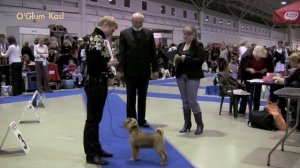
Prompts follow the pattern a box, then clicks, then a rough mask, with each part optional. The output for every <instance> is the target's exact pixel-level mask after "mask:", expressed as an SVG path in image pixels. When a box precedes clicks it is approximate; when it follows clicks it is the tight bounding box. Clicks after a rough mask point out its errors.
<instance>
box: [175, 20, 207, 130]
mask: <svg viewBox="0 0 300 168" xmlns="http://www.w3.org/2000/svg"><path fill="white" fill-rule="evenodd" d="M183 39H184V42H183V43H180V44H179V45H178V47H177V49H178V55H177V56H175V58H177V59H175V62H176V82H177V85H178V88H179V91H180V95H181V100H182V110H183V115H184V126H183V128H182V129H181V130H180V131H179V132H181V133H183V132H187V131H190V129H191V126H192V122H191V113H192V112H193V114H194V117H195V122H196V124H197V128H196V131H195V134H201V133H202V132H203V127H204V124H203V122H202V112H201V109H200V106H199V103H198V101H197V94H198V89H199V84H200V79H201V78H204V74H203V71H202V64H203V62H204V48H203V44H202V43H200V42H198V41H197V30H196V28H195V27H193V26H186V27H185V28H184V29H183Z"/></svg>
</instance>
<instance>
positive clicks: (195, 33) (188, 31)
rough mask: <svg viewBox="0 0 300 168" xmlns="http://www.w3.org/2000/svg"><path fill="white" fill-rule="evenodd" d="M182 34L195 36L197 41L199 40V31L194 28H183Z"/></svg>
mask: <svg viewBox="0 0 300 168" xmlns="http://www.w3.org/2000/svg"><path fill="white" fill-rule="evenodd" d="M182 32H183V33H187V34H193V36H194V39H195V40H197V38H198V33H197V29H196V28H195V27H194V26H191V25H189V26H186V27H184V28H183V30H182Z"/></svg>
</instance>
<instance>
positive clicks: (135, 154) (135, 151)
mask: <svg viewBox="0 0 300 168" xmlns="http://www.w3.org/2000/svg"><path fill="white" fill-rule="evenodd" d="M131 150H132V157H131V159H130V160H132V161H137V160H138V157H139V148H138V147H136V146H131Z"/></svg>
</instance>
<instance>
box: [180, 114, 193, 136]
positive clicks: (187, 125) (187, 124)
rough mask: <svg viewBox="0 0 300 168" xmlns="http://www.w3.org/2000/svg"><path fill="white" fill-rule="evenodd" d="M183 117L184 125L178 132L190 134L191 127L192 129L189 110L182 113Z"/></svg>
mask: <svg viewBox="0 0 300 168" xmlns="http://www.w3.org/2000/svg"><path fill="white" fill-rule="evenodd" d="M183 116H184V125H183V128H181V130H179V132H180V133H183V132H190V131H191V127H192V122H191V110H186V111H185V110H184V111H183Z"/></svg>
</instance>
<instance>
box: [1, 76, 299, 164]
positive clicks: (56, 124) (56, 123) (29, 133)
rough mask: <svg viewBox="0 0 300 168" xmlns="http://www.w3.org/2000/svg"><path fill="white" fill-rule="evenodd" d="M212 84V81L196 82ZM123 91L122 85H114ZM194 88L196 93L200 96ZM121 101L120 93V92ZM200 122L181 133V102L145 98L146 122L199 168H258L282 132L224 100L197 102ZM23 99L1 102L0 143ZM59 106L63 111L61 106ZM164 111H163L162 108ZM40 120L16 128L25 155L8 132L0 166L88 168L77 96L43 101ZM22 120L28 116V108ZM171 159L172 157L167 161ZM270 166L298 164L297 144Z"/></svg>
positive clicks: (165, 89) (160, 89)
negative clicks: (199, 130) (255, 123)
mask: <svg viewBox="0 0 300 168" xmlns="http://www.w3.org/2000/svg"><path fill="white" fill-rule="evenodd" d="M209 84H211V79H205V80H203V81H201V85H203V86H205V85H209ZM117 89H120V90H124V89H123V88H117ZM149 92H155V93H173V94H178V89H177V88H176V87H163V86H150V87H149ZM204 92H205V91H204V90H203V89H200V90H199V95H203V94H204ZM119 96H120V97H121V98H122V99H123V100H124V101H125V100H126V96H125V95H119ZM199 103H200V106H201V109H202V111H203V119H204V124H205V130H204V133H203V134H202V135H200V136H195V135H194V134H193V131H194V130H195V122H194V121H193V127H192V128H193V129H192V131H191V132H190V133H186V134H180V133H178V130H179V129H180V128H181V127H182V125H183V116H182V112H181V110H180V109H181V102H180V100H176V99H165V98H154V97H149V98H148V100H147V120H148V121H149V123H150V124H151V125H152V126H153V127H163V129H164V132H165V137H166V139H167V140H168V141H169V142H170V143H171V144H172V145H174V146H175V148H176V149H177V150H178V151H179V152H181V153H182V154H183V155H184V156H185V157H186V158H187V159H188V160H189V161H190V162H191V163H192V164H193V165H194V166H195V167H198V168H262V167H267V166H266V161H267V154H268V152H269V151H270V149H271V148H272V147H273V146H274V145H275V144H276V142H277V141H278V140H279V139H280V138H281V137H282V135H283V132H280V131H277V132H272V131H264V130H259V129H253V128H250V127H248V126H247V124H246V122H247V118H246V117H245V116H241V117H239V118H238V119H234V118H233V116H231V115H229V114H228V104H225V105H224V107H223V114H222V115H221V116H219V115H218V109H219V103H213V102H203V101H200V102H199ZM26 104H27V102H19V103H9V104H1V105H0V142H1V141H2V139H3V137H4V134H5V132H6V130H7V127H8V125H9V123H10V122H11V121H14V120H15V121H18V120H19V119H20V115H21V113H22V112H23V110H24V107H25V106H26ZM62 109H63V110H62ZM162 109H163V112H161V111H162ZM36 111H37V112H39V114H40V116H41V119H42V123H40V124H32V123H31V124H22V125H19V127H20V130H21V131H22V133H23V134H24V136H25V138H26V140H27V141H28V142H30V152H29V154H28V155H24V153H22V151H20V149H21V148H19V144H18V142H17V140H16V139H15V137H14V135H13V134H12V133H9V135H8V137H7V141H6V142H5V144H4V146H3V149H2V150H4V151H2V152H1V153H0V168H28V167H30V168H42V167H43V168H93V167H96V166H93V165H89V164H85V158H84V152H83V147H82V132H83V125H84V119H85V107H84V105H83V101H82V97H81V96H80V95H76V96H66V97H60V98H53V99H47V100H46V108H39V109H36ZM24 117H25V118H24V119H33V118H34V115H33V113H32V112H27V113H26V114H25V116H24ZM288 143H290V144H291V143H292V144H297V143H298V145H300V135H299V134H293V135H292V136H291V137H290V138H289V139H288ZM170 161H171V160H170ZM271 167H276V168H278V167H280V168H298V167H300V148H299V147H293V146H286V151H285V152H282V151H280V150H279V149H278V150H276V151H275V152H274V154H273V155H272V158H271Z"/></svg>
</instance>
